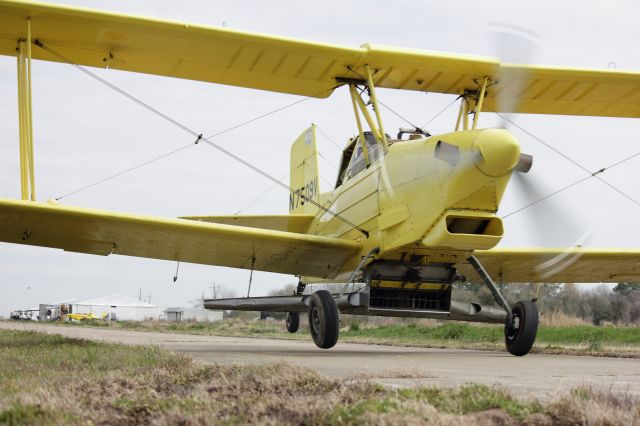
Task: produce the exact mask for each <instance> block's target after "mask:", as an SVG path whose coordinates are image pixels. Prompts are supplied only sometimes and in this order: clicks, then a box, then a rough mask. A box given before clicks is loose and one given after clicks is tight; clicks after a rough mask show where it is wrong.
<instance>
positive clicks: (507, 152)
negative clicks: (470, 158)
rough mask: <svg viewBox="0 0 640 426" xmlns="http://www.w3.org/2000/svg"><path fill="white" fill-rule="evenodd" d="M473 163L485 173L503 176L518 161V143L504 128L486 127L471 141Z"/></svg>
mask: <svg viewBox="0 0 640 426" xmlns="http://www.w3.org/2000/svg"><path fill="white" fill-rule="evenodd" d="M473 152H474V154H475V156H474V157H475V163H476V165H477V166H478V168H479V169H480V170H481V171H482V172H483V173H484V174H486V175H488V176H492V177H499V176H504V175H505V174H507V173H508V172H509V171H511V170H512V169H513V168H514V167H515V166H516V165H517V164H518V162H519V161H520V145H519V144H518V141H517V140H516V138H515V136H513V135H512V134H511V133H509V132H508V131H507V130H504V129H486V130H483V131H482V132H480V134H479V135H478V136H477V137H476V139H475V140H474V142H473Z"/></svg>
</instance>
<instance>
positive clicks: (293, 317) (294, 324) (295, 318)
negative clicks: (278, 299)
mask: <svg viewBox="0 0 640 426" xmlns="http://www.w3.org/2000/svg"><path fill="white" fill-rule="evenodd" d="M286 322H287V331H288V332H289V333H295V332H296V331H298V328H300V312H289V313H288V314H287V321H286Z"/></svg>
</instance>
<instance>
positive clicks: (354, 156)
mask: <svg viewBox="0 0 640 426" xmlns="http://www.w3.org/2000/svg"><path fill="white" fill-rule="evenodd" d="M364 139H365V141H366V144H367V152H368V153H369V163H370V164H373V163H374V162H375V161H377V160H379V159H380V158H381V157H382V156H383V152H382V147H381V146H380V143H379V142H378V141H377V140H376V138H375V136H374V135H373V133H372V132H364ZM387 139H391V137H390V136H389V135H387ZM366 167H367V161H366V159H365V156H364V149H363V148H362V144H361V143H360V136H356V137H355V138H353V139H352V140H351V142H350V143H349V145H347V147H346V148H345V149H344V151H343V152H342V159H341V160H340V169H339V172H338V180H337V182H336V188H337V187H339V186H340V185H342V184H343V183H344V182H346V181H348V180H349V179H351V178H352V177H354V176H355V175H357V174H358V173H360V172H361V171H362V170H364V169H365V168H366Z"/></svg>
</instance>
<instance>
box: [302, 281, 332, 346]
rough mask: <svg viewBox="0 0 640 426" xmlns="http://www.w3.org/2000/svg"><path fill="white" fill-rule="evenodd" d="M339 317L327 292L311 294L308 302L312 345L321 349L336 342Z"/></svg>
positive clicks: (321, 291) (320, 291)
mask: <svg viewBox="0 0 640 426" xmlns="http://www.w3.org/2000/svg"><path fill="white" fill-rule="evenodd" d="M338 327H339V317H338V307H337V306H336V301H335V300H334V299H333V296H332V295H331V293H329V292H328V291H327V290H319V291H317V292H315V293H313V294H312V295H311V297H310V301H309V330H310V331H311V337H312V338H313V343H315V344H316V346H317V347H319V348H322V349H329V348H332V347H333V346H334V345H335V344H336V343H337V342H338V333H339V328H338Z"/></svg>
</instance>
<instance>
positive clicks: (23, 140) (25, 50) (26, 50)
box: [16, 18, 36, 201]
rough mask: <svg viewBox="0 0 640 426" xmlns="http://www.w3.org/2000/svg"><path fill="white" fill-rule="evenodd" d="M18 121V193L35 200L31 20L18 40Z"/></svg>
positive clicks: (27, 198)
mask: <svg viewBox="0 0 640 426" xmlns="http://www.w3.org/2000/svg"><path fill="white" fill-rule="evenodd" d="M16 50H17V51H18V121H19V129H20V193H21V195H22V199H23V200H31V201H35V200H36V179H35V172H34V165H33V122H32V120H31V114H32V108H31V19H29V18H27V37H26V39H25V38H20V39H19V40H18V48H17V49H16Z"/></svg>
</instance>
